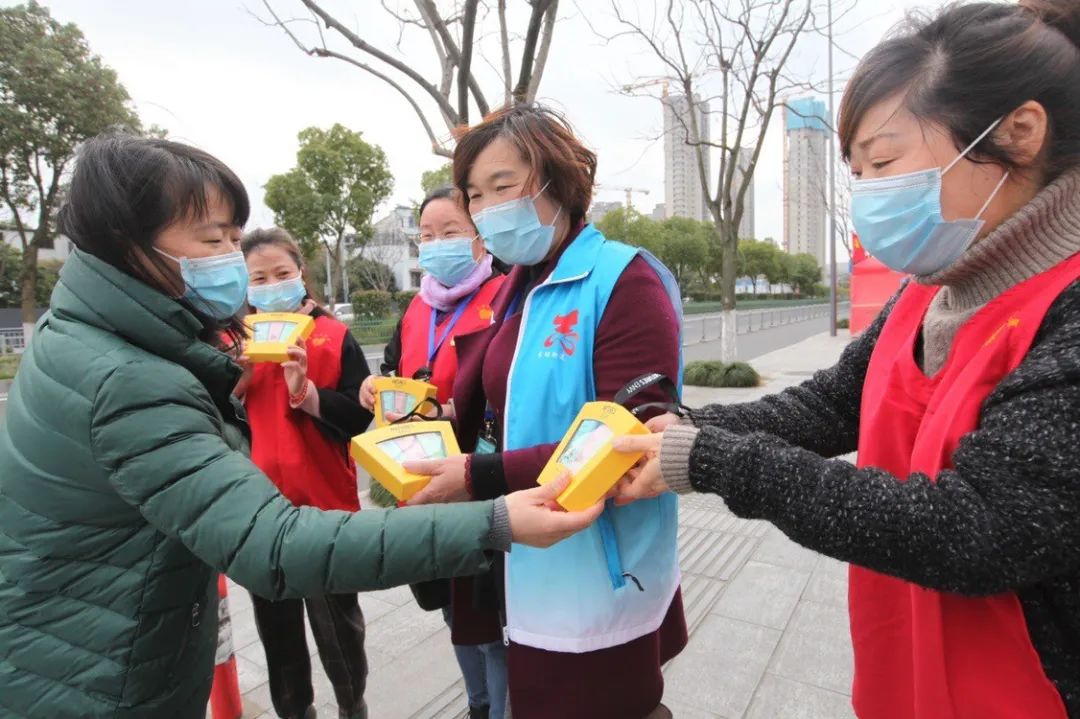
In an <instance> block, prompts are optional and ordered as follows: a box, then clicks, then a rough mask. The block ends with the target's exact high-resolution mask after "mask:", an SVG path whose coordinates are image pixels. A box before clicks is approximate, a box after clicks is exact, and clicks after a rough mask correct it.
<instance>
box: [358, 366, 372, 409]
mask: <svg viewBox="0 0 1080 719" xmlns="http://www.w3.org/2000/svg"><path fill="white" fill-rule="evenodd" d="M360 406H361V407H363V408H364V409H366V410H367V411H368V412H374V411H375V375H373V374H369V375H368V376H367V377H365V378H364V382H363V384H361V385H360Z"/></svg>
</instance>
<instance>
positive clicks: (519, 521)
mask: <svg viewBox="0 0 1080 719" xmlns="http://www.w3.org/2000/svg"><path fill="white" fill-rule="evenodd" d="M568 484H570V475H569V473H566V474H563V475H562V476H561V477H560V478H559V479H557V480H555V481H554V482H549V483H548V484H545V485H543V486H542V487H537V488H535V489H525V490H522V491H520V492H513V493H511V494H508V495H506V509H507V512H508V513H509V515H510V533H511V535H513V538H514V541H515V542H517V543H518V544H528V545H529V546H532V547H541V548H543V547H550V546H551V545H553V544H555V543H556V542H560V541H562V540H563V539H566V538H567V537H569V536H570V535H572V534H576V533H577V532H580V531H581V530H582V529H585V528H586V527H588V526H589V525H590V524H592V523H593V522H595V521H596V518H597V517H599V516H600V513H601V512H603V511H604V503H603V502H597V503H596V504H594V505H593V506H592V507H590V508H589V509H586V510H584V511H581V512H564V511H563V510H562V509H561V508H559V506H558V504H556V502H555V500H556V498H557V497H558V496H559V495H560V494H562V493H563V490H565V489H566V487H567V485H568Z"/></svg>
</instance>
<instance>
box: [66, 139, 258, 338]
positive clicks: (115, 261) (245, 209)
mask: <svg viewBox="0 0 1080 719" xmlns="http://www.w3.org/2000/svg"><path fill="white" fill-rule="evenodd" d="M213 192H218V193H220V194H221V197H222V198H223V199H224V200H225V201H226V202H228V203H229V206H230V207H231V208H232V219H231V222H232V224H234V225H236V226H237V227H243V226H244V224H245V223H246V222H247V219H248V214H249V212H250V209H251V206H250V203H249V201H248V196H247V191H246V190H245V189H244V185H243V183H242V182H240V178H238V177H237V176H236V174H235V173H234V172H233V171H232V170H230V169H229V168H228V167H227V166H226V165H225V164H224V163H223V162H221V160H218V159H217V158H216V157H214V156H212V155H210V154H209V153H207V152H204V151H202V150H199V149H197V148H195V147H191V146H190V145H184V144H182V143H179V142H172V141H170V140H163V139H157V138H148V137H140V136H137V135H133V134H130V133H128V132H124V131H116V130H111V131H108V132H105V133H103V134H101V135H98V136H97V137H94V138H92V139H90V140H87V141H86V142H85V143H84V144H83V145H82V147H81V148H80V149H79V152H78V156H77V158H76V163H75V171H74V173H73V174H72V177H71V184H70V187H69V189H68V193H67V199H66V201H65V203H64V205H63V207H61V208H60V212H59V215H58V218H57V220H58V221H57V224H58V229H59V231H60V232H61V233H62V234H63V235H65V236H67V237H68V238H69V239H70V240H71V241H72V243H74V245H75V246H76V247H77V248H78V249H80V250H81V251H83V252H86V253H87V254H91V255H93V256H94V257H97V258H98V259H101V260H103V261H105V262H107V263H109V264H110V265H112V266H113V267H116V268H117V269H119V270H121V271H122V272H125V273H126V274H128V275H131V276H132V277H135V278H137V279H139V280H141V281H142V282H145V283H146V284H148V285H150V286H151V287H154V288H155V289H158V290H160V291H162V292H165V293H169V294H171V289H170V288H167V287H162V286H161V281H160V280H159V279H157V278H155V277H154V276H153V274H152V273H151V272H150V271H149V270H148V268H147V266H146V262H147V261H149V262H151V263H153V265H154V266H155V267H156V268H157V269H158V270H159V271H160V273H161V274H162V276H165V277H169V276H174V275H175V274H176V268H175V267H174V266H173V265H172V263H170V262H169V261H168V260H166V259H165V258H163V257H161V256H160V255H159V254H158V253H157V252H155V251H154V250H153V243H154V240H155V239H156V238H157V236H158V235H159V234H160V233H161V232H162V230H164V229H165V228H167V227H168V226H169V225H171V224H173V223H174V222H176V221H178V220H181V219H184V218H188V217H201V216H205V215H206V214H207V211H208V205H209V203H210V196H211V193H213ZM180 301H181V302H182V303H183V304H184V305H185V307H187V309H188V310H190V311H191V312H192V313H193V314H194V315H195V316H196V317H198V318H199V320H200V321H201V322H202V323H203V327H204V332H203V339H205V340H207V341H209V342H212V343H214V344H219V342H218V341H217V340H218V338H219V337H220V335H221V333H222V332H224V333H226V334H230V335H232V336H233V338H234V339H235V338H236V337H238V336H239V333H241V332H242V331H243V325H242V324H241V322H240V321H239V320H237V319H232V320H226V321H223V322H222V321H218V320H216V319H214V318H213V317H210V316H209V315H207V314H206V313H204V312H202V311H200V310H199V309H198V308H196V307H195V306H193V305H192V304H191V303H190V302H187V301H186V300H180Z"/></svg>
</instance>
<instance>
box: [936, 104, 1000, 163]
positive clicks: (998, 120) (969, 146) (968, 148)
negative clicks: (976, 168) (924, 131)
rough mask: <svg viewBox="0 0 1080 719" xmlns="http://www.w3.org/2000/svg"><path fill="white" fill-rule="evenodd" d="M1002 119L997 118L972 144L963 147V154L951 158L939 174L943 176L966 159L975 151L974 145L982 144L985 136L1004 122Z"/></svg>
mask: <svg viewBox="0 0 1080 719" xmlns="http://www.w3.org/2000/svg"><path fill="white" fill-rule="evenodd" d="M1004 119H1005V117H1004V116H1002V117H999V118H998V119H996V120H994V121H993V122H992V123H990V127H988V128H986V129H985V130H983V131H982V134H981V135H979V136H978V137H976V138H975V139H974V140H973V141H972V143H971V144H970V145H968V146H967V147H965V148H964V151H963V152H961V153H960V154H959V155H957V156H956V157H955V158H953V161H952V162H950V163H949V164H948V165H946V166H945V169H944V170H942V171H941V174H942V175H944V174H945V173H946V172H948V171H949V170H951V169H953V167H955V166H956V163H958V162H960V160H962V159H964V157H966V156H967V154H968V153H969V152H971V151H972V150H973V149H975V146H976V145H978V144H979V143H980V142H982V141H983V140H984V139H986V136H987V135H989V134H990V133H991V132H993V131H994V128H995V127H997V126H998V125H1000V124H1001V121H1002V120H1004Z"/></svg>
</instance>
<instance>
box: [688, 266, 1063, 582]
mask: <svg viewBox="0 0 1080 719" xmlns="http://www.w3.org/2000/svg"><path fill="white" fill-rule="evenodd" d="M1077 427H1080V288H1078V287H1074V288H1072V289H1071V290H1069V291H1068V292H1067V293H1066V294H1065V295H1063V296H1062V298H1060V299H1059V300H1058V302H1057V303H1056V304H1055V306H1054V308H1053V309H1052V310H1051V313H1050V314H1048V315H1047V318H1046V320H1045V321H1044V324H1043V328H1042V329H1041V330H1040V337H1038V338H1037V339H1036V344H1035V345H1034V346H1033V347H1032V349H1031V350H1030V352H1029V353H1028V356H1027V357H1026V358H1025V360H1024V362H1023V363H1022V364H1021V365H1020V367H1019V368H1017V370H1016V371H1015V372H1014V373H1013V374H1011V375H1010V376H1009V377H1007V378H1006V379H1005V380H1004V381H1003V382H1002V383H1001V384H1000V385H999V386H998V387H997V388H996V389H995V391H994V393H993V394H992V395H991V396H990V398H989V399H988V400H987V403H986V405H985V407H984V410H983V414H982V417H981V419H980V423H979V427H978V429H976V430H975V431H973V432H971V433H969V434H967V435H965V436H964V437H963V438H962V439H961V441H960V444H959V446H958V448H957V450H956V452H955V453H954V455H953V465H954V466H953V468H952V469H949V470H945V471H942V472H940V473H939V474H938V475H937V477H936V481H931V478H930V477H928V476H926V475H924V474H918V473H916V474H912V475H910V476H909V477H907V478H906V481H903V482H901V481H898V478H897V477H894V476H892V475H890V474H888V473H887V472H884V471H882V470H880V469H875V468H872V467H868V468H864V469H857V468H855V467H854V466H852V465H851V464H849V463H847V462H844V461H841V460H827V459H824V458H822V457H821V456H819V455H817V454H814V453H813V452H810V451H807V450H806V449H804V448H800V447H797V446H792V444H791V443H789V442H786V441H784V439H782V438H780V437H776V436H772V435H769V434H765V433H763V432H760V431H758V432H752V433H743V434H736V433H734V432H731V431H729V430H727V429H724V428H721V427H718V426H703V427H702V428H701V429H700V431H699V432H698V434H697V437H696V439H695V440H694V443H693V449H692V452H691V456H690V463H689V465H690V482H691V484H692V485H693V487H694V488H695V489H697V490H698V491H700V492H714V493H717V494H719V495H721V496H722V497H723V498H724V500H725V501H726V502H727V504H728V506H729V507H730V508H731V510H732V511H733V512H735V513H736V514H738V515H739V516H742V517H749V518H760V519H766V520H768V521H770V522H772V523H773V524H775V525H776V526H777V527H779V528H780V529H781V530H782V531H783V532H784V533H785V534H787V535H788V536H789V537H791V538H792V539H793V540H795V541H796V542H799V543H800V544H802V545H804V546H806V547H809V548H811V549H814V550H816V551H819V552H822V553H824V554H828V555H830V556H833V557H836V558H837V559H840V560H843V561H847V562H852V563H854V564H858V565H861V566H864V567H868V568H870V569H873V570H875V571H878V572H882V573H885V574H889V575H892V576H896V577H900V578H902V579H905V580H908V581H911V582H914V583H917V584H920V585H922V586H925V587H930V588H933V589H939V590H944V591H950V592H957V593H962V594H969V595H988V594H994V593H997V592H1002V591H1007V590H1011V589H1016V588H1020V587H1025V586H1029V585H1031V584H1033V583H1036V582H1039V581H1042V580H1045V579H1047V578H1049V577H1053V576H1069V575H1074V574H1075V573H1076V572H1077V571H1080V482H1078V481H1077V467H1080V443H1078V442H1077V441H1076V433H1077Z"/></svg>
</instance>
